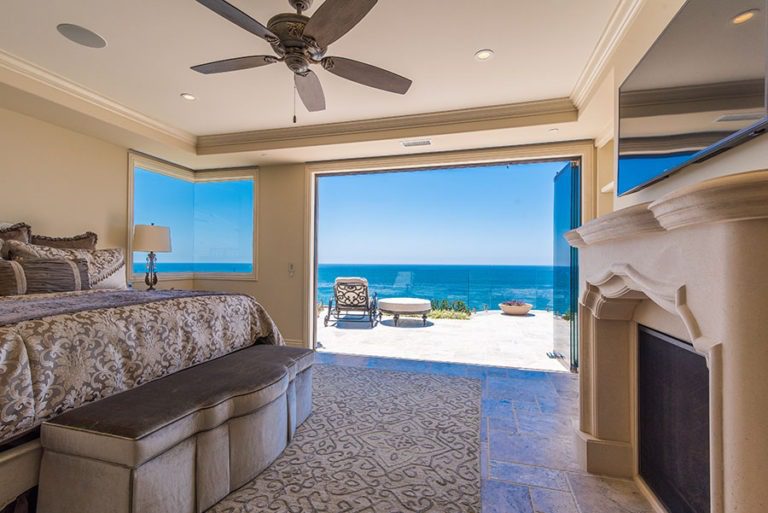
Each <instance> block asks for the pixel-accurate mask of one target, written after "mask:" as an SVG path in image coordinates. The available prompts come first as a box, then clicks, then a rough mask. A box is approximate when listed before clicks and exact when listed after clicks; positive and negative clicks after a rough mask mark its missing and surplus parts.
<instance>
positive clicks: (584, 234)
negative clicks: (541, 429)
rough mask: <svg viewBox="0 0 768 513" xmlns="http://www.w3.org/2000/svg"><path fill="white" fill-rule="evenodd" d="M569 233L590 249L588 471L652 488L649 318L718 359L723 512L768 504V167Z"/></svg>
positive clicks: (582, 422) (585, 354)
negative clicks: (644, 382) (641, 357)
mask: <svg viewBox="0 0 768 513" xmlns="http://www.w3.org/2000/svg"><path fill="white" fill-rule="evenodd" d="M567 238H568V241H569V243H570V244H571V245H572V246H575V247H577V248H579V249H580V276H581V291H580V292H581V300H580V305H579V314H580V327H579V330H580V366H581V370H580V372H581V376H580V383H581V398H580V401H581V404H580V406H581V409H580V418H579V426H578V429H577V443H578V445H579V454H580V457H581V458H582V463H583V465H584V467H585V468H586V469H587V470H588V471H590V472H594V473H597V474H603V475H610V476H618V477H635V478H636V479H638V481H639V482H640V485H641V487H642V485H643V483H642V480H640V479H639V478H638V477H637V473H638V463H637V459H638V458H637V449H638V448H637V389H636V387H637V326H638V324H642V325H646V326H649V327H651V328H654V329H657V330H658V331H662V332H666V333H669V334H670V335H673V336H675V337H677V338H681V339H683V340H686V341H688V342H690V343H691V344H693V346H694V348H695V350H696V351H697V352H698V353H700V354H702V355H704V356H705V357H706V358H707V365H708V367H709V370H710V451H711V452H710V458H711V461H710V467H711V483H710V485H711V486H710V487H711V496H712V511H711V513H736V512H738V513H764V512H766V511H768V486H765V483H766V482H768V475H767V474H766V470H768V171H756V172H750V173H742V174H737V175H731V176H726V177H721V178H716V179H713V180H709V181H706V182H702V183H700V184H697V185H694V186H692V187H688V188H684V189H681V190H679V191H676V192H674V193H672V194H670V195H667V196H664V197H662V198H660V199H659V200H657V201H655V202H652V203H645V204H641V205H636V206H633V207H629V208H626V209H623V210H619V211H617V212H614V213H611V214H608V215H606V216H603V217H600V218H598V219H595V220H594V221H591V222H589V223H587V224H585V225H584V226H582V227H580V228H578V229H576V230H573V231H571V232H569V233H568V234H567ZM645 491H646V492H648V493H650V492H649V491H648V490H647V489H645ZM657 506H659V505H658V503H657ZM659 507H660V506H659Z"/></svg>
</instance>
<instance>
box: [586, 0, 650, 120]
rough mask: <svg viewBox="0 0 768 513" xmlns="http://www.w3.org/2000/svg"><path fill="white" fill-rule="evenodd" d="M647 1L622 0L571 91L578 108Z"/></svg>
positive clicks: (587, 96) (587, 98) (591, 91)
mask: <svg viewBox="0 0 768 513" xmlns="http://www.w3.org/2000/svg"><path fill="white" fill-rule="evenodd" d="M645 2H646V0H620V2H619V5H618V6H617V7H616V9H615V10H614V11H613V14H612V15H611V18H610V19H609V20H608V25H607V26H606V28H605V30H604V31H603V33H602V35H601V36H600V39H599V40H598V42H597V46H595V49H594V50H593V51H592V55H591V56H590V58H589V60H588V61H587V65H586V66H585V67H584V70H583V71H582V72H581V75H580V76H579V79H578V80H577V81H576V85H575V86H574V88H573V92H572V93H571V100H572V101H573V104H574V105H575V106H576V107H577V108H579V109H581V108H583V107H584V106H585V105H586V103H587V101H588V100H589V99H590V98H591V97H592V93H593V92H594V90H595V88H596V87H597V86H598V85H599V81H598V80H599V78H600V76H601V75H602V74H603V72H604V71H605V69H606V67H607V66H608V63H609V62H610V60H611V57H613V54H614V52H615V51H616V48H617V47H618V45H619V43H620V42H621V40H622V39H623V38H624V35H625V34H626V33H627V30H628V29H629V27H630V26H631V25H632V22H633V21H634V20H635V18H636V17H637V15H638V13H639V12H640V8H641V7H642V6H643V4H644V3H645Z"/></svg>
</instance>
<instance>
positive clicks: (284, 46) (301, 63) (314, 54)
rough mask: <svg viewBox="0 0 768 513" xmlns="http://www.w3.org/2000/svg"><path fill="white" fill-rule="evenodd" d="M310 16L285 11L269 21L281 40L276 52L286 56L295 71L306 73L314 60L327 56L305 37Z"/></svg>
mask: <svg viewBox="0 0 768 513" xmlns="http://www.w3.org/2000/svg"><path fill="white" fill-rule="evenodd" d="M308 22H309V18H308V17H307V16H304V15H302V14H296V13H283V14H278V15H276V16H273V17H272V19H270V20H269V23H267V27H268V28H269V30H270V31H271V32H272V33H273V34H275V35H276V36H277V38H278V39H279V40H280V42H279V43H276V44H274V45H272V46H273V48H274V50H275V52H276V53H277V54H278V55H280V56H282V57H284V58H285V63H286V65H287V66H288V68H290V70H291V71H293V72H294V73H306V72H307V70H309V65H310V64H311V63H312V62H318V61H320V60H321V59H322V58H323V57H324V56H325V50H324V49H321V48H317V47H314V46H312V45H310V44H308V41H307V40H306V39H304V27H306V26H307V23H308Z"/></svg>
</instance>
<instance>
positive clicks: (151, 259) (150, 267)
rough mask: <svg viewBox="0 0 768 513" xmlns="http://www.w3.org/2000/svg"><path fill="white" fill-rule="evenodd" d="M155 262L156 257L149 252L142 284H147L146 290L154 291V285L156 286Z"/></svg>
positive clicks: (152, 252)
mask: <svg viewBox="0 0 768 513" xmlns="http://www.w3.org/2000/svg"><path fill="white" fill-rule="evenodd" d="M156 262H157V255H155V252H154V251H150V252H149V255H147V272H146V274H144V283H146V284H147V290H155V285H157V272H156V271H155V263H156Z"/></svg>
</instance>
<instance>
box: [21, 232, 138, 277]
mask: <svg viewBox="0 0 768 513" xmlns="http://www.w3.org/2000/svg"><path fill="white" fill-rule="evenodd" d="M7 244H8V246H10V249H9V251H8V253H9V256H10V257H11V258H13V259H20V258H68V259H70V260H73V259H78V258H82V259H84V260H86V261H87V262H88V276H89V278H90V284H91V288H92V289H125V288H127V287H128V284H127V283H126V279H125V256H124V255H123V250H122V249H121V248H114V249H95V250H92V251H91V250H87V249H58V248H49V247H46V246H37V245H34V244H24V243H23V242H18V241H7Z"/></svg>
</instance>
